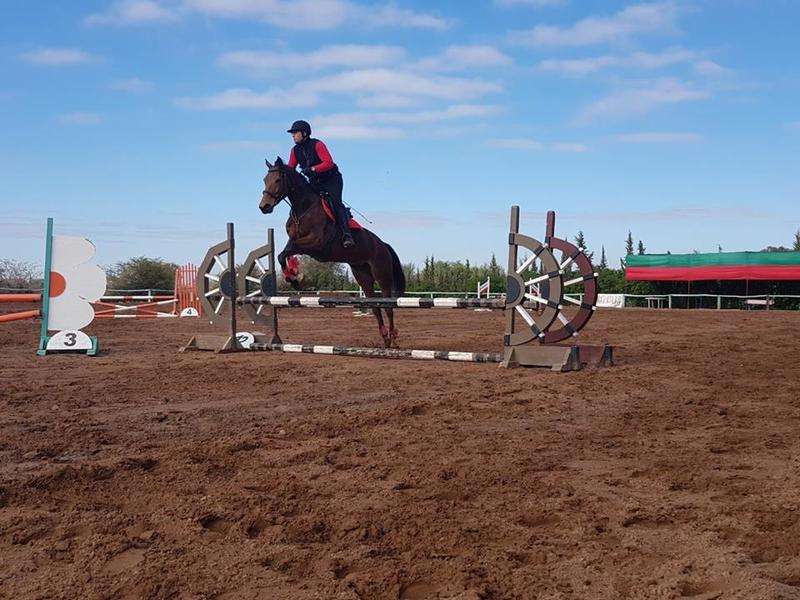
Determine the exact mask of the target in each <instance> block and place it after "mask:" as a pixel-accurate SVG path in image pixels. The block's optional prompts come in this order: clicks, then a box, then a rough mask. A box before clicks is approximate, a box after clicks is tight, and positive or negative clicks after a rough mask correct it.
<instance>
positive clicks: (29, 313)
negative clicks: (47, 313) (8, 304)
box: [0, 310, 41, 323]
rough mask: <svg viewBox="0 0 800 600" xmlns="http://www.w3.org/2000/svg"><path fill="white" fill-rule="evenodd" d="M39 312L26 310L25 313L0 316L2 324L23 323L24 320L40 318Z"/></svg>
mask: <svg viewBox="0 0 800 600" xmlns="http://www.w3.org/2000/svg"><path fill="white" fill-rule="evenodd" d="M40 315H41V313H40V312H39V311H38V310H26V311H24V312H18V313H9V314H7V315H0V323H8V322H9V321H21V320H23V319H34V318H36V317H38V316H40Z"/></svg>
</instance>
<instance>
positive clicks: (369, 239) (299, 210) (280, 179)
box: [258, 157, 406, 348]
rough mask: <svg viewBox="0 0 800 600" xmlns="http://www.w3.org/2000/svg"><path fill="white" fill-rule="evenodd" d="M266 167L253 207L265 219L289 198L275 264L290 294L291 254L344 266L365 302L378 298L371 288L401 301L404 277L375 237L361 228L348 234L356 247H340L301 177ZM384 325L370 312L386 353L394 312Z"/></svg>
mask: <svg viewBox="0 0 800 600" xmlns="http://www.w3.org/2000/svg"><path fill="white" fill-rule="evenodd" d="M265 162H266V163H267V167H268V171H267V174H266V176H265V177H264V191H263V192H262V193H261V202H260V203H259V205H258V208H259V209H260V210H261V212H262V213H264V214H270V213H271V212H272V211H273V210H274V209H275V207H276V206H277V205H278V204H279V203H280V202H282V201H283V200H285V199H288V202H289V206H290V210H289V219H288V220H287V221H286V233H288V234H289V241H288V242H287V244H286V246H285V247H284V249H283V250H282V251H281V252H280V253H279V254H278V263H279V264H280V266H281V269H282V271H283V276H284V278H285V279H286V281H287V282H289V284H290V285H291V286H292V288H294V289H295V290H299V289H300V281H299V278H298V274H297V272H296V269H291V268H289V265H288V263H287V259H288V257H290V256H294V255H296V254H304V255H307V256H310V257H311V258H313V259H314V260H318V261H319V262H337V263H347V264H348V265H349V266H350V270H351V271H352V272H353V277H354V278H355V280H356V281H357V282H358V284H359V285H360V286H361V289H363V290H364V294H365V295H366V296H367V297H368V298H374V297H378V294H377V293H376V292H375V289H374V288H375V283H376V282H377V283H378V286H379V287H380V290H381V296H380V297H384V298H389V297H396V296H402V295H403V294H404V293H405V291H406V277H405V273H404V272H403V265H402V264H401V263H400V259H399V258H398V257H397V253H396V252H395V251H394V249H393V248H392V247H391V246H390V245H389V244H387V243H386V242H384V241H383V240H381V239H380V238H379V237H378V236H377V235H375V234H374V233H372V232H371V231H369V230H368V229H365V228H363V227H362V228H358V229H353V232H352V233H353V238H354V239H355V242H356V244H355V246H353V247H350V248H345V247H344V246H343V245H342V243H341V232H340V230H339V227H338V225H337V224H336V222H335V221H334V220H333V219H332V218H330V217H329V216H328V215H327V214H326V212H325V210H324V208H323V205H322V199H321V197H320V195H319V194H318V193H317V192H316V191H314V190H313V189H312V188H311V185H309V183H308V182H307V181H306V179H305V177H303V176H302V175H301V174H300V173H298V172H297V171H295V170H294V169H290V168H289V167H288V166H287V165H286V164H285V163H284V162H283V160H282V159H281V158H280V157H278V158H277V159H276V160H275V164H270V162H269V161H268V160H265ZM383 310H384V311H385V312H386V317H387V319H388V322H389V326H388V327H387V326H386V325H385V324H384V321H383V315H382V314H381V309H380V308H373V309H372V311H373V313H374V314H375V318H376V319H377V320H378V331H379V332H380V335H381V337H382V338H383V341H384V343H385V344H386V347H387V348H390V347H391V346H392V344H393V343H394V342H395V341H396V340H397V337H398V331H397V329H396V328H395V326H394V311H393V310H392V309H391V308H386V309H383Z"/></svg>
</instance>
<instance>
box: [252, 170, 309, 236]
mask: <svg viewBox="0 0 800 600" xmlns="http://www.w3.org/2000/svg"><path fill="white" fill-rule="evenodd" d="M270 173H278V174H280V179H279V181H280V183H281V185H280V187H279V188H278V192H277V193H275V194H273V193H272V192H270V191H269V190H268V189H267V187H266V186H264V193H265V194H266V195H267V196H269V197H270V198H272V200H273V202H274V203H275V204H273V208H274V207H275V206H278V204H280V203H281V202H284V201H286V202H287V203H288V204H289V216H290V217H291V219H292V221H294V223H295V225H300V219H302V218H303V216H304V215H305V214H306V213H307V212H308V211H309V210H310V209H311V208H312V206H311V205H310V206H308V207H307V208H306V210H304V211H303V212H302V213H301V214H299V215H296V214H295V212H294V206H292V202H291V196H292V195H293V194H294V189H293V188H292V181H291V179H292V178H291V177H290V176H289V174H288V173H286V171H285V167H284V166H283V165H272V166H271V167H269V169H267V175H269V174H270Z"/></svg>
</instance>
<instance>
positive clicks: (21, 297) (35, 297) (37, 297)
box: [0, 294, 42, 302]
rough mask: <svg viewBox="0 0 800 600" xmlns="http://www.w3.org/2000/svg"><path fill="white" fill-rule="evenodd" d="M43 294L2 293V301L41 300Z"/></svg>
mask: <svg viewBox="0 0 800 600" xmlns="http://www.w3.org/2000/svg"><path fill="white" fill-rule="evenodd" d="M41 301H42V295H41V294H0V302H41Z"/></svg>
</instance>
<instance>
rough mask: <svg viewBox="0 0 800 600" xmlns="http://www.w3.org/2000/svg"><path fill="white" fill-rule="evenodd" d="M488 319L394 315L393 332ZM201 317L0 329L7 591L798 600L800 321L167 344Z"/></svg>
mask: <svg viewBox="0 0 800 600" xmlns="http://www.w3.org/2000/svg"><path fill="white" fill-rule="evenodd" d="M501 319H502V315H500V314H496V313H492V314H486V313H475V312H473V311H466V310H463V311H453V312H448V311H437V312H434V311H404V312H402V313H401V315H400V317H399V324H400V327H401V334H402V339H401V345H403V346H404V347H414V348H419V349H442V350H448V349H449V350H476V351H496V350H498V343H499V334H498V332H499V331H501V330H502V323H501ZM282 327H283V333H284V337H285V340H286V341H288V342H319V343H325V342H334V341H335V342H340V343H343V344H349V345H363V346H374V345H376V343H377V341H378V337H377V333H376V332H375V331H374V329H375V328H374V324H373V322H372V320H371V319H363V318H362V319H356V318H353V317H352V316H351V314H350V311H347V310H326V311H325V313H324V315H321V314H320V311H319V310H305V311H304V310H297V311H287V312H285V313H283V317H282ZM320 327H322V328H324V330H323V331H319V330H318V328H320ZM198 329H207V328H206V327H203V326H200V325H198V323H197V321H192V320H180V321H179V320H177V319H175V320H163V319H162V320H151V321H144V320H136V321H134V320H111V321H103V322H100V323H97V324H95V325H94V326H93V332H94V333H96V334H97V335H99V336H100V339H101V347H102V349H103V350H104V353H103V355H102V356H100V357H97V358H87V357H83V356H48V357H46V358H37V357H36V356H34V352H33V350H34V348H35V345H36V331H35V330H34V323H32V322H19V323H11V324H5V325H2V326H0V344H2V349H1V350H0V358H1V360H0V598H4V599H5V598H14V599H17V598H181V599H183V598H187V599H188V598H220V599H221V598H236V599H248V598H287V599H300V600H304V599H311V598H314V599H319V598H326V599H327V598H334V599H339V598H342V599H344V598H347V599H350V598H381V599H382V598H392V599H408V600H410V599H424V598H452V599H456V598H458V599H463V600H467V599H469V600H477V599H479V598H492V599H495V598H542V599H564V598H604V599H605V598H609V599H611V598H614V599H618V598H653V599H662V598H694V599H695V600H697V599H701V600H709V599H714V598H726V599H727V598H742V599H745V598H746V599H767V598H769V599H773V598H774V599H777V598H800V494H799V493H798V489H799V488H800V435H798V430H800V386H799V385H798V384H799V383H800V373H799V370H798V350H799V349H800V340H799V339H798V336H797V331H798V330H799V329H800V314H798V313H788V312H777V311H772V312H770V313H765V312H760V313H759V312H750V313H745V312H739V311H726V312H715V311H693V312H687V311H673V312H670V311H655V310H652V311H644V310H626V311H613V310H607V311H601V312H599V314H598V315H597V316H596V317H595V319H594V320H593V322H592V323H590V325H589V326H588V328H587V330H586V338H587V341H605V340H607V341H609V342H611V343H613V344H614V345H615V346H616V358H617V363H618V364H617V366H615V367H613V368H611V369H602V370H584V371H581V372H577V373H568V374H558V373H551V372H548V371H546V370H529V369H526V370H522V369H517V370H514V371H507V370H502V369H500V368H498V367H497V366H495V365H486V364H451V363H443V362H417V361H392V360H384V359H359V358H346V357H326V356H314V355H282V354H274V353H257V354H256V353H254V354H237V355H214V354H212V353H193V354H178V352H177V349H178V347H179V346H180V345H181V344H183V343H185V342H186V341H187V340H188V338H189V336H190V334H191V333H192V332H193V331H196V330H198Z"/></svg>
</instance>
